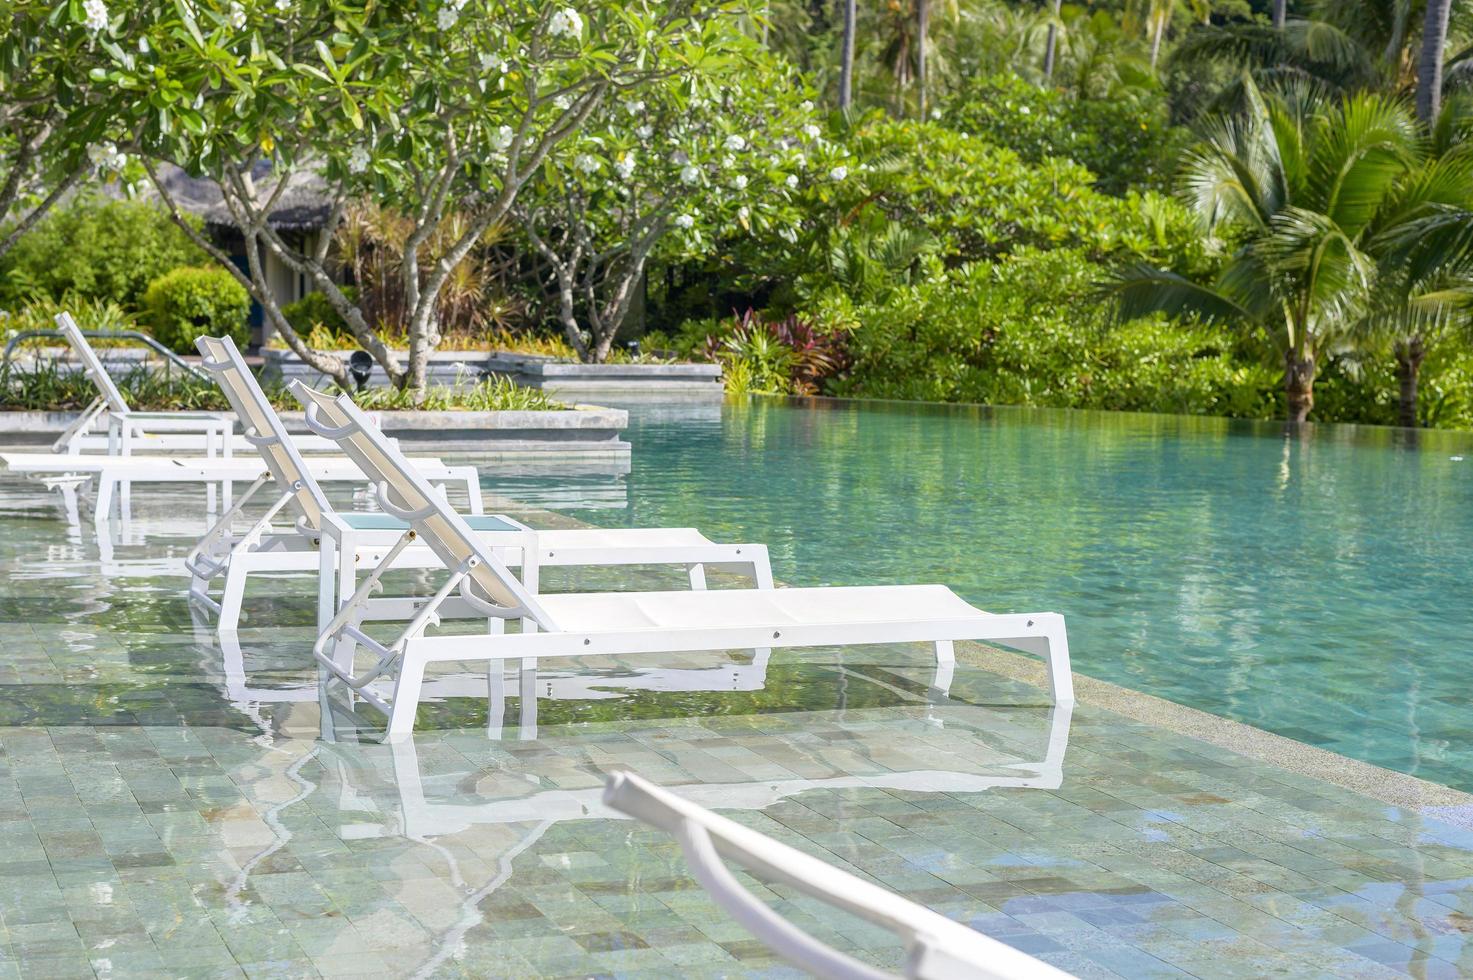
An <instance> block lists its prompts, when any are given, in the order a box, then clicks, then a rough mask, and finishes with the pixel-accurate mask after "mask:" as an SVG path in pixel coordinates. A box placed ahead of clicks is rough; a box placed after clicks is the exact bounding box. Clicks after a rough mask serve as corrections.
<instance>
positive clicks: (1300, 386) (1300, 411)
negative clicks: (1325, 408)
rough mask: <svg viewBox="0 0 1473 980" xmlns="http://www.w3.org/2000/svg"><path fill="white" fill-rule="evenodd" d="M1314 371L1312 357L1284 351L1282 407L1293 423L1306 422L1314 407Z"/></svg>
mask: <svg viewBox="0 0 1473 980" xmlns="http://www.w3.org/2000/svg"><path fill="white" fill-rule="evenodd" d="M1314 372H1315V363H1314V358H1313V357H1300V356H1299V355H1298V354H1297V353H1296V352H1295V351H1292V350H1290V351H1285V352H1284V407H1285V409H1286V410H1287V415H1288V419H1289V421H1290V422H1291V423H1293V424H1295V425H1297V424H1299V423H1301V422H1307V421H1308V420H1309V413H1310V410H1312V409H1313V408H1314Z"/></svg>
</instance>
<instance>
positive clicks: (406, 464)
mask: <svg viewBox="0 0 1473 980" xmlns="http://www.w3.org/2000/svg"><path fill="white" fill-rule="evenodd" d="M289 387H290V389H291V392H292V394H294V395H296V396H297V399H298V400H299V401H300V402H301V403H302V406H303V407H304V408H305V409H306V411H307V425H308V427H309V428H311V429H312V430H313V431H314V432H317V433H318V434H320V435H323V436H326V437H327V438H329V439H332V440H334V441H336V442H337V444H338V447H339V448H340V449H342V451H343V454H344V455H346V456H347V457H348V458H349V459H351V460H352V461H353V462H354V463H356V464H358V466H359V468H360V469H362V470H363V472H364V473H365V474H367V476H368V479H369V480H370V481H371V482H372V483H373V485H374V489H375V490H376V491H377V494H378V501H379V506H381V507H383V508H384V510H385V511H387V512H388V513H390V514H392V515H394V516H395V517H398V518H400V519H402V520H405V521H408V522H409V524H410V526H411V527H413V528H414V531H415V533H416V534H417V535H418V536H419V538H420V542H421V543H422V544H424V545H426V546H428V547H429V548H430V550H432V551H433V552H434V553H435V554H436V555H438V556H439V558H440V561H442V562H443V563H444V564H445V567H446V568H450V569H456V568H460V567H461V566H462V565H463V564H465V563H467V562H468V561H470V560H472V559H474V562H473V563H472V565H473V567H471V568H470V569H469V571H468V572H467V581H468V582H470V583H472V585H473V588H472V591H471V594H470V595H469V596H467V598H470V599H473V600H479V601H480V602H482V603H485V602H488V601H489V603H490V604H491V605H492V607H494V612H489V613H488V614H490V615H496V616H500V617H502V618H504V619H517V618H527V619H532V620H534V621H535V622H536V623H537V625H538V626H539V627H541V628H542V629H543V630H546V631H548V632H556V631H557V626H556V625H555V624H554V623H553V622H552V620H551V618H550V617H549V616H548V615H547V613H546V612H545V611H544V610H543V609H542V607H541V606H540V605H538V603H537V600H536V598H535V597H534V596H533V595H532V593H531V592H529V591H527V588H526V586H524V585H522V583H521V582H520V581H518V580H517V577H516V576H515V575H513V574H512V573H511V571H510V570H509V569H508V568H507V567H506V565H505V564H503V563H502V562H501V560H500V559H498V558H496V556H495V555H493V554H492V553H491V549H490V548H487V547H486V546H484V545H483V544H482V542H481V541H480V539H479V538H478V537H477V536H476V534H475V532H473V531H472V530H471V529H470V527H469V526H467V525H466V523H465V521H463V520H462V519H461V517H460V515H459V514H457V513H456V512H455V510H454V508H452V507H451V506H450V503H449V501H447V500H446V499H445V495H444V494H443V493H441V492H440V491H438V490H436V489H435V488H434V487H432V486H430V484H429V482H428V481H427V480H425V478H424V477H423V476H421V475H420V474H419V472H418V471H417V470H416V469H415V468H414V464H412V463H411V462H410V461H409V460H408V459H406V458H404V454H403V453H401V452H399V450H398V448H397V447H396V446H395V445H394V444H393V442H392V441H391V440H390V439H389V438H388V437H386V436H385V435H384V434H383V433H382V432H380V431H379V429H378V427H377V426H375V425H374V424H373V422H372V420H371V419H369V417H368V416H367V415H365V414H364V413H363V410H362V409H360V408H359V407H358V406H357V405H355V404H353V400H352V399H351V398H349V397H348V396H347V395H340V396H338V397H337V398H333V396H331V395H329V394H327V393H325V392H321V391H317V390H315V389H313V388H312V387H310V386H309V385H305V384H303V383H302V382H301V381H293V382H292V383H291V385H290V386H289Z"/></svg>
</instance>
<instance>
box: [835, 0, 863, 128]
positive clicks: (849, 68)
mask: <svg viewBox="0 0 1473 980" xmlns="http://www.w3.org/2000/svg"><path fill="white" fill-rule="evenodd" d="M856 2H857V0H844V44H843V47H842V49H841V51H840V57H839V108H840V109H847V108H849V106H850V104H851V103H853V101H854V30H855V20H856V19H857V17H858V13H859V12H858V11H857V10H856V9H855V7H856Z"/></svg>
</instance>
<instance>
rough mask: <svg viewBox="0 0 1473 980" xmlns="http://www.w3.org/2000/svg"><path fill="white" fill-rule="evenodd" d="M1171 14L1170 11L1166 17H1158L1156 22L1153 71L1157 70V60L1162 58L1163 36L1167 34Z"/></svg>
mask: <svg viewBox="0 0 1473 980" xmlns="http://www.w3.org/2000/svg"><path fill="white" fill-rule="evenodd" d="M1170 16H1171V15H1170V13H1168V14H1167V15H1166V17H1161V18H1158V19H1157V21H1156V24H1155V27H1156V29H1155V31H1153V32H1152V33H1151V70H1152V71H1155V70H1156V62H1157V61H1158V60H1160V58H1161V38H1162V37H1164V36H1165V35H1166V18H1167V17H1170Z"/></svg>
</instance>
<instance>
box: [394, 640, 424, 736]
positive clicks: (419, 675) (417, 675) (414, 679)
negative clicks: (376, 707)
mask: <svg viewBox="0 0 1473 980" xmlns="http://www.w3.org/2000/svg"><path fill="white" fill-rule="evenodd" d="M424 676H425V665H424V661H422V660H420V659H419V658H417V657H414V656H412V655H410V654H409V653H408V652H406V653H405V655H404V659H403V660H402V661H401V662H400V664H399V679H398V680H397V681H396V682H395V683H394V703H393V704H391V705H389V729H388V731H386V732H384V741H385V742H397V741H399V740H400V739H404V738H408V737H409V736H410V735H413V734H414V714H415V712H416V711H417V710H418V708H419V689H420V687H421V685H423V683H424Z"/></svg>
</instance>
